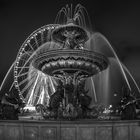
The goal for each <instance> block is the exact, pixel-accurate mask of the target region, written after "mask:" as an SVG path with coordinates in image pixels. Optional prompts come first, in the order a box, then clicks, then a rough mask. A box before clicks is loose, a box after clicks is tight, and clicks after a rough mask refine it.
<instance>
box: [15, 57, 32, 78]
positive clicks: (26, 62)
mask: <svg viewBox="0 0 140 140" xmlns="http://www.w3.org/2000/svg"><path fill="white" fill-rule="evenodd" d="M31 57H32V55H31V56H30V57H29V58H28V60H27V61H26V62H25V64H24V65H23V67H25V66H26V65H27V63H28V62H29V61H30V59H31ZM21 72H22V69H21V70H20V71H19V73H18V75H19V74H20V73H21ZM18 75H17V76H18Z"/></svg>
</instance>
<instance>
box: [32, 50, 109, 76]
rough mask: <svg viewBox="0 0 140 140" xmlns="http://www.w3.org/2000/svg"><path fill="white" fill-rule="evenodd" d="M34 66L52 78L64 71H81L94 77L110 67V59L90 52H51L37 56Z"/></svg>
mask: <svg viewBox="0 0 140 140" xmlns="http://www.w3.org/2000/svg"><path fill="white" fill-rule="evenodd" d="M32 65H33V66H34V67H35V68H36V69H39V70H40V71H42V72H44V73H45V74H48V75H51V76H54V75H55V74H56V73H57V72H59V71H62V70H63V71H68V72H74V71H78V70H79V71H82V72H83V74H87V75H88V76H92V75H95V74H97V73H98V72H100V71H103V70H105V69H106V68H107V67H108V59H107V58H106V57H105V56H104V55H102V54H99V53H97V52H93V51H88V50H50V51H44V52H42V53H41V54H39V55H37V56H36V58H35V59H34V61H33V62H32Z"/></svg>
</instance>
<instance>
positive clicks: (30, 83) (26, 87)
mask: <svg viewBox="0 0 140 140" xmlns="http://www.w3.org/2000/svg"><path fill="white" fill-rule="evenodd" d="M32 84H33V81H29V83H28V84H27V85H26V86H25V87H24V88H23V89H22V91H21V94H23V93H24V92H25V91H26V90H27V89H29V87H31V86H32Z"/></svg>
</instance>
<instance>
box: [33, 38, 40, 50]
mask: <svg viewBox="0 0 140 140" xmlns="http://www.w3.org/2000/svg"><path fill="white" fill-rule="evenodd" d="M34 39H35V43H36V46H37V48H38V47H39V44H38V40H37V38H36V36H34Z"/></svg>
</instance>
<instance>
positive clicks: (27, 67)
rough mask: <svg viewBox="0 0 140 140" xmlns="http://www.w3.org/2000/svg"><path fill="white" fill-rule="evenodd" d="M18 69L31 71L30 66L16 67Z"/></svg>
mask: <svg viewBox="0 0 140 140" xmlns="http://www.w3.org/2000/svg"><path fill="white" fill-rule="evenodd" d="M16 68H19V69H20V68H21V69H29V66H25V67H16Z"/></svg>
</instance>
